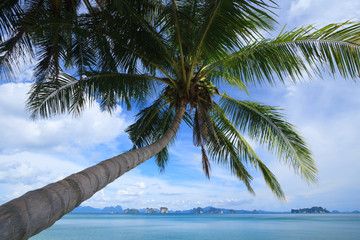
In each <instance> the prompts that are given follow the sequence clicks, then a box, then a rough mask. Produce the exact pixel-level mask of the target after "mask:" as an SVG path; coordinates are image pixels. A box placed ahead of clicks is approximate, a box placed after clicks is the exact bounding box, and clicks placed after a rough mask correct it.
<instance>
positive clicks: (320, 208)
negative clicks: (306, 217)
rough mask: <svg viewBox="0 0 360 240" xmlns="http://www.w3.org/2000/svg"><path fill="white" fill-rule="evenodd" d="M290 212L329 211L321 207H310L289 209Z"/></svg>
mask: <svg viewBox="0 0 360 240" xmlns="http://www.w3.org/2000/svg"><path fill="white" fill-rule="evenodd" d="M291 213H330V211H328V210H326V208H322V207H312V208H300V209H291Z"/></svg>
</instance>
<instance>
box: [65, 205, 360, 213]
mask: <svg viewBox="0 0 360 240" xmlns="http://www.w3.org/2000/svg"><path fill="white" fill-rule="evenodd" d="M71 213H88V214H89V213H93V214H279V213H283V214H290V213H293V214H301V213H303V214H305V213H306V214H308V213H315V214H316V213H360V212H359V211H357V210H355V211H352V212H339V211H337V210H334V211H332V212H330V211H329V210H327V209H326V208H323V207H311V208H300V209H291V211H290V212H272V211H263V210H252V211H250V210H235V209H227V208H216V207H212V206H208V207H204V208H202V207H197V208H193V209H189V210H175V211H174V210H169V209H168V208H167V207H161V208H160V209H157V208H142V209H134V208H126V209H123V208H122V207H121V206H120V205H118V206H115V207H105V208H103V209H99V208H93V207H89V206H84V207H83V206H79V207H77V208H75V209H74V210H73V211H72V212H71Z"/></svg>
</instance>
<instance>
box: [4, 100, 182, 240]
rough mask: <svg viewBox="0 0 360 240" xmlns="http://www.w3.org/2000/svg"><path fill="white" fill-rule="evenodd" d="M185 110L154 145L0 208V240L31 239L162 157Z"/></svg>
mask: <svg viewBox="0 0 360 240" xmlns="http://www.w3.org/2000/svg"><path fill="white" fill-rule="evenodd" d="M185 109H186V104H185V103H184V102H182V103H181V104H180V105H179V107H178V108H177V110H176V114H175V117H174V120H173V122H172V124H171V126H170V128H169V129H168V130H167V131H166V133H165V134H164V135H163V136H162V137H161V138H160V139H159V140H157V141H156V142H154V143H153V144H151V145H149V146H146V147H143V148H139V149H136V150H133V151H130V152H127V153H124V154H121V155H118V156H116V157H113V158H110V159H108V160H105V161H102V162H100V163H99V164H97V165H94V166H92V167H89V168H87V169H85V170H83V171H81V172H78V173H75V174H72V175H70V176H68V177H66V178H65V179H63V180H61V181H58V182H55V183H51V184H49V185H47V186H45V187H43V188H40V189H37V190H34V191H30V192H27V193H26V194H24V195H22V196H21V197H19V198H16V199H13V200H11V201H10V202H7V203H5V204H4V205H2V206H0V239H1V240H15V239H16V240H17V239H28V238H30V237H31V236H33V235H35V234H37V233H39V232H41V231H42V230H44V229H46V228H48V227H50V226H52V225H53V224H54V223H55V222H56V221H57V220H59V219H60V218H61V217H62V216H64V215H65V214H67V213H69V212H71V211H72V210H73V209H74V208H76V207H77V206H79V205H80V204H81V203H82V202H83V201H85V200H87V199H89V198H90V197H91V196H93V195H94V194H95V193H96V192H97V191H99V190H101V189H102V188H104V187H105V186H106V185H108V184H109V183H111V182H113V181H114V180H115V179H117V178H118V177H120V176H121V175H123V174H124V173H125V172H127V171H129V170H131V169H133V168H135V167H136V166H137V165H139V164H141V163H143V162H145V161H146V160H148V159H150V158H151V157H153V156H154V155H156V154H157V153H159V152H160V151H161V150H162V149H163V148H164V147H165V146H166V145H167V144H168V143H169V142H170V140H171V139H172V138H173V137H174V136H175V134H176V132H177V129H178V127H179V125H180V122H181V120H182V118H183V115H184V113H185Z"/></svg>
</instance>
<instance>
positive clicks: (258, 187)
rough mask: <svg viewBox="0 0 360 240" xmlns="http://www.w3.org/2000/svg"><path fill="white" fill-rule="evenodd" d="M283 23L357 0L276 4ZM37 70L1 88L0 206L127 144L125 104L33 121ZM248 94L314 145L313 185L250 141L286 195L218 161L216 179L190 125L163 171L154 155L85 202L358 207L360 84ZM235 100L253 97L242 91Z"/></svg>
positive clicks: (328, 19)
mask: <svg viewBox="0 0 360 240" xmlns="http://www.w3.org/2000/svg"><path fill="white" fill-rule="evenodd" d="M278 4H279V6H280V8H281V9H279V10H277V11H276V13H277V14H278V15H279V19H278V20H279V23H280V25H279V29H281V28H282V26H283V25H284V24H287V29H292V28H294V27H296V26H301V25H304V24H310V23H315V24H317V26H321V25H324V24H326V23H332V22H340V21H345V20H348V19H352V20H357V18H356V17H358V16H360V2H359V3H357V2H356V1H351V0H343V1H337V0H331V1H329V0H317V1H311V0H298V1H286V0H282V1H278ZM31 73H32V72H31V70H30V69H29V68H26V67H24V69H23V70H22V71H21V73H19V75H18V78H17V81H16V82H12V83H8V82H3V83H2V84H1V85H0V204H1V203H5V202H6V201H8V200H11V199H12V198H14V197H17V196H20V195H22V194H24V193H25V192H26V191H29V190H32V189H36V188H38V187H42V186H43V185H45V184H47V183H50V182H53V181H55V180H60V179H62V178H64V177H66V176H67V175H69V174H71V173H74V172H76V171H79V170H82V169H83V168H85V167H88V166H91V165H93V164H96V163H97V162H100V161H101V160H104V159H106V158H109V157H112V156H114V155H117V154H120V153H122V152H124V151H126V150H128V149H129V148H130V147H131V142H130V141H129V140H128V137H127V135H126V133H124V129H125V128H126V127H127V126H128V125H129V124H131V123H132V122H133V114H134V112H127V111H125V110H122V109H121V108H120V107H119V109H118V110H117V112H115V113H114V114H113V115H109V114H108V113H102V112H101V111H100V109H99V106H98V105H97V104H93V105H92V106H89V108H88V109H87V110H86V111H85V112H84V113H83V115H82V116H81V117H79V118H73V117H72V116H66V115H61V116H57V117H55V118H52V119H49V120H40V121H35V122H34V121H31V120H30V119H29V114H28V113H27V112H26V111H25V104H24V102H25V100H26V93H27V91H28V90H29V84H28V83H26V82H28V80H29V79H31ZM249 90H250V95H251V100H254V101H261V102H264V103H266V104H270V105H275V106H280V107H281V108H283V109H285V113H286V116H287V119H288V120H289V121H290V122H291V123H293V124H294V125H296V126H297V129H298V130H299V132H300V133H301V134H302V135H303V136H304V137H305V139H306V140H307V142H308V143H309V145H310V147H311V149H312V152H313V156H314V158H315V159H316V161H317V165H318V168H319V183H318V184H316V185H307V184H306V183H305V182H304V181H302V180H301V178H300V177H299V176H296V175H295V174H294V173H293V171H292V170H291V169H289V167H288V166H286V165H283V164H281V163H279V161H278V160H277V159H276V158H275V156H273V155H271V154H268V153H267V152H266V151H265V150H264V149H261V148H260V147H259V146H257V145H256V144H255V143H252V146H253V147H254V148H255V150H256V151H257V152H258V153H259V155H260V156H261V158H262V159H263V160H264V161H265V162H266V163H267V164H268V166H269V168H270V169H271V170H272V171H273V172H274V173H275V174H276V175H277V177H278V180H279V181H280V183H281V184H282V186H283V188H284V191H285V194H286V197H287V201H286V202H282V201H279V200H277V199H276V198H275V197H274V195H273V194H272V193H271V191H270V190H268V188H267V187H266V185H265V183H264V181H263V180H262V178H261V176H260V175H259V174H257V173H256V172H254V180H253V188H254V190H255V192H256V196H253V195H251V194H249V193H248V192H247V190H246V188H245V186H244V185H243V184H242V183H241V182H239V181H238V180H237V179H236V178H235V177H233V176H231V174H230V172H229V171H228V170H227V169H225V168H223V167H220V166H216V165H215V164H212V174H211V179H210V180H207V179H206V178H205V176H204V174H203V172H202V167H201V152H200V149H197V148H195V147H193V146H192V133H191V131H190V130H189V129H188V128H187V127H186V125H185V124H183V125H182V126H181V129H180V131H179V132H178V135H177V138H176V142H175V144H174V145H172V147H171V148H170V162H169V164H168V166H167V168H166V171H165V173H162V174H160V173H159V171H158V169H157V167H156V165H155V163H154V161H153V160H149V161H147V162H146V163H144V164H142V165H141V166H139V167H137V168H136V169H134V170H132V171H130V172H128V173H126V174H125V175H123V176H122V177H120V178H119V179H118V180H116V181H115V182H113V183H111V184H110V185H108V186H107V187H106V188H105V189H103V190H102V191H100V192H99V193H97V194H95V195H94V197H93V198H91V199H90V200H88V201H87V202H85V203H84V204H83V205H89V206H94V207H105V206H111V205H121V206H123V207H125V208H126V207H135V208H143V207H157V208H158V207H161V206H167V207H169V208H171V209H174V210H176V209H189V208H193V207H197V206H208V205H212V206H216V207H226V208H235V209H250V210H252V209H263V210H276V211H289V210H290V209H291V208H302V207H311V206H323V207H326V208H327V209H330V210H335V209H337V210H342V211H349V210H354V209H360V177H359V175H358V172H359V170H360V161H359V158H360V157H359V156H360V143H359V140H358V139H359V136H360V128H359V122H360V111H359V109H360V98H359V92H360V83H359V82H358V83H354V82H353V81H352V80H346V81H345V80H344V79H342V78H340V77H339V78H337V79H335V80H334V79H332V78H331V77H324V79H323V80H319V79H312V80H311V79H304V80H303V82H302V83H300V84H297V85H292V84H286V85H285V86H284V85H279V86H277V87H269V86H263V87H261V88H255V87H251V88H250V89H249ZM229 93H231V95H232V96H234V97H237V98H240V99H248V97H247V96H245V95H244V94H243V93H241V92H240V91H237V90H229Z"/></svg>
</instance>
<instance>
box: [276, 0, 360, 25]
mask: <svg viewBox="0 0 360 240" xmlns="http://www.w3.org/2000/svg"><path fill="white" fill-rule="evenodd" d="M282 2H283V3H282ZM282 2H280V3H278V4H279V6H280V7H281V6H284V5H285V2H284V1H282ZM288 14H289V20H297V21H298V24H301V25H304V24H317V25H324V24H329V23H334V22H343V21H346V20H356V19H359V16H360V2H359V1H352V0H343V1H338V0H316V1H311V0H295V1H292V2H291V6H290V8H289V10H288Z"/></svg>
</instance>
